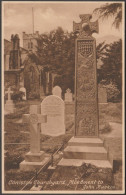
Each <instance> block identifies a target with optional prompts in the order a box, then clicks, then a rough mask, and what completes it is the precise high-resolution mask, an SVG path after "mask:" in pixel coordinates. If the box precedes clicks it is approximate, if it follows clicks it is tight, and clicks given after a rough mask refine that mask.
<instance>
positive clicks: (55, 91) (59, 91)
mask: <svg viewBox="0 0 126 195" xmlns="http://www.w3.org/2000/svg"><path fill="white" fill-rule="evenodd" d="M52 94H53V95H56V96H58V97H60V98H62V89H61V88H60V87H59V86H55V87H53V90H52Z"/></svg>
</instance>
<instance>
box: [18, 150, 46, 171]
mask: <svg viewBox="0 0 126 195" xmlns="http://www.w3.org/2000/svg"><path fill="white" fill-rule="evenodd" d="M49 158H50V156H46V155H45V153H44V152H43V151H41V152H39V153H31V152H28V153H27V154H26V155H25V160H24V161H23V162H21V163H20V170H22V171H31V170H32V171H33V170H36V169H40V168H41V167H42V166H43V165H44V164H46V163H47V162H48V161H49Z"/></svg>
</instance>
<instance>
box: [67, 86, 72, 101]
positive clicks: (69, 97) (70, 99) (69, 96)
mask: <svg viewBox="0 0 126 195" xmlns="http://www.w3.org/2000/svg"><path fill="white" fill-rule="evenodd" d="M72 95H73V94H72V93H71V90H70V89H67V90H66V93H65V102H72V101H73V96H72Z"/></svg>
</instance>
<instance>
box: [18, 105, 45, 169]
mask: <svg viewBox="0 0 126 195" xmlns="http://www.w3.org/2000/svg"><path fill="white" fill-rule="evenodd" d="M46 122H47V116H46V115H42V114H41V106H40V105H31V106H30V114H24V115H23V123H29V124H30V152H28V153H27V154H26V155H25V160H24V161H23V162H21V163H20V169H21V170H24V171H28V170H35V169H36V168H40V167H41V166H42V165H43V164H44V163H45V162H46V161H47V160H48V159H47V158H46V157H45V153H44V152H43V151H40V132H41V123H46Z"/></svg>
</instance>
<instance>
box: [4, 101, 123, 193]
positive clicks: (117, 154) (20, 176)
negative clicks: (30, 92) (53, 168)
mask: <svg viewBox="0 0 126 195" xmlns="http://www.w3.org/2000/svg"><path fill="white" fill-rule="evenodd" d="M31 103H33V102H32V101H30V104H31ZM30 104H29V102H28V101H27V102H20V103H18V102H17V103H16V110H17V111H16V114H9V115H6V116H5V132H6V134H5V147H4V148H5V150H6V151H7V154H6V160H5V175H6V177H5V180H6V182H5V183H6V189H7V190H20V189H21V188H22V187H23V186H24V185H21V184H19V185H18V184H15V185H9V181H10V180H16V181H20V180H22V181H25V180H27V181H28V180H30V179H31V177H33V176H34V174H35V172H34V171H29V172H22V171H20V169H19V164H20V162H21V161H23V160H24V158H25V154H26V153H27V152H28V151H29V148H30V145H29V142H30V134H29V124H24V123H16V122H17V121H18V120H21V116H22V114H25V113H28V111H29V105H30ZM99 120H100V124H102V125H104V124H107V123H108V122H118V123H121V121H122V120H121V103H109V104H108V105H107V107H106V106H105V107H102V108H101V109H100V111H99ZM73 124H74V115H71V114H70V115H69V114H67V115H66V129H67V133H66V134H65V135H60V136H57V137H51V136H46V135H41V150H43V151H45V152H47V153H50V154H52V153H54V152H55V151H56V150H57V149H58V148H59V147H60V146H61V145H62V144H63V143H64V147H65V145H66V144H67V142H68V141H69V139H70V138H71V137H72V136H73V129H74V125H73ZM71 129H72V131H71ZM111 131H112V129H111ZM108 132H109V131H108ZM108 132H102V134H101V133H100V136H101V137H104V134H105V133H106V134H107V133H108ZM105 139H106V143H107V145H108V146H109V148H111V151H112V153H113V155H114V159H116V160H118V162H120V161H121V157H122V140H121V138H118V137H114V138H112V137H106V138H105ZM6 143H17V144H15V145H14V144H6ZM21 143H23V144H21ZM59 159H60V157H59ZM59 159H57V161H58V160H59ZM118 167H119V168H118V170H117V171H116V172H115V173H114V183H115V186H117V188H118V189H119V188H121V185H122V184H121V182H118V181H121V177H122V169H121V167H122V166H120V165H119V163H118ZM47 172H48V171H47ZM47 172H43V173H41V174H43V177H42V178H41V180H43V181H44V179H45V178H46V179H47V177H48V174H47ZM39 177H40V176H39ZM29 186H30V185H29Z"/></svg>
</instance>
